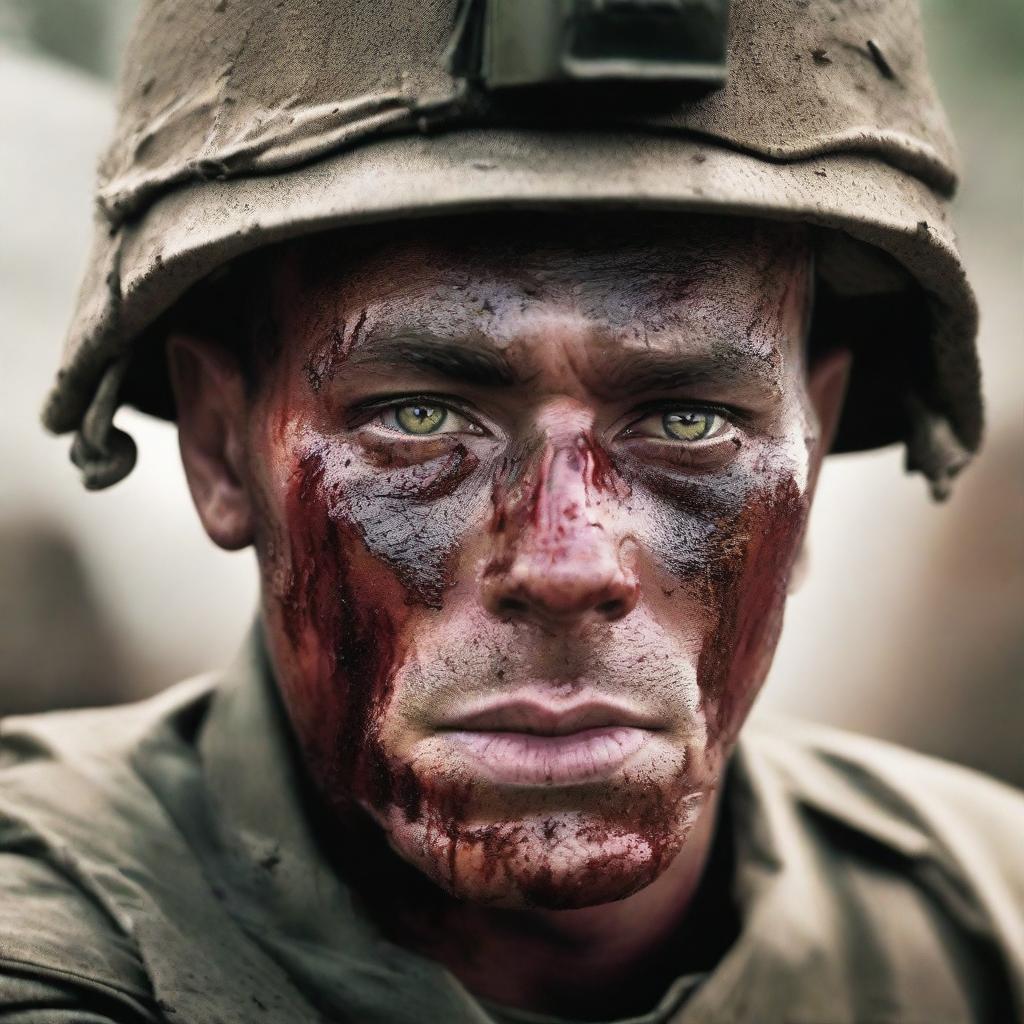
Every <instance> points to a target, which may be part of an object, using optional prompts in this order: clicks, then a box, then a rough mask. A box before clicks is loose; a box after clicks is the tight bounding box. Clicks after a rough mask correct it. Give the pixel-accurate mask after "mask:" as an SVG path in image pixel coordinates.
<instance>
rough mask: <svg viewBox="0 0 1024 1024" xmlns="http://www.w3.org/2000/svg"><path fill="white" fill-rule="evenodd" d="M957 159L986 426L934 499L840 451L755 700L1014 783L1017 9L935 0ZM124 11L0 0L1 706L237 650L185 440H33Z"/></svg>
mask: <svg viewBox="0 0 1024 1024" xmlns="http://www.w3.org/2000/svg"><path fill="white" fill-rule="evenodd" d="M923 3H924V9H925V19H926V27H927V31H928V35H929V43H930V46H931V55H932V63H933V70H934V73H935V77H936V78H937V80H938V85H939V89H940V92H941V93H942V95H943V97H944V99H945V101H946V103H947V106H948V109H949V113H950V116H951V119H952V121H953V125H954V129H955V131H956V134H957V137H958V139H959V141H960V144H961V147H962V150H963V154H964V163H965V168H966V173H965V184H964V187H963V190H962V193H961V198H960V201H959V224H960V230H961V237H962V243H963V249H964V254H965V257H966V259H967V263H968V266H969V268H970V270H971V273H972V275H973V279H974V281H975V285H976V288H977V290H978V293H979V297H980V301H981V307H982V313H983V329H982V339H981V349H982V360H983V364H984V370H985V378H986V394H987V400H988V416H989V433H988V440H987V444H986V447H985V449H984V450H983V452H982V454H981V456H980V457H979V458H978V460H977V462H976V463H975V465H974V467H973V468H972V469H971V470H970V471H969V472H968V474H967V475H966V476H965V477H964V478H963V480H962V483H961V484H960V486H959V487H958V488H957V490H956V492H955V494H954V497H953V499H952V500H951V501H950V502H948V503H947V504H946V505H944V506H937V505H934V504H933V503H932V502H931V501H930V500H929V498H928V496H927V493H926V490H925V487H924V485H923V483H922V481H921V480H920V478H913V479H912V478H908V477H906V476H905V475H904V473H903V468H902V455H901V453H900V452H899V451H897V450H889V451H883V452H879V453H873V454H869V455H856V456H843V457H838V458H833V459H830V460H829V462H828V464H827V466H826V469H825V473H824V476H823V479H822V482H821V487H820V493H819V498H818V502H817V506H816V509H815V516H814V519H813V521H812V528H811V533H810V545H809V554H810V558H809V565H808V569H807V575H806V578H805V580H804V582H803V584H802V586H801V588H800V589H799V590H798V592H797V593H796V594H795V595H794V597H793V598H792V600H791V602H790V608H789V613H788V619H787V624H786V631H785V634H784V637H783V640H782V645H781V647H780V650H779V654H778V657H777V659H776V663H775V667H774V669H773V671H772V678H771V679H770V680H769V683H768V686H767V687H766V689H765V692H764V696H763V698H762V700H761V704H760V709H762V710H769V711H783V712H790V713H797V714H800V715H803V716H805V717H810V718H814V719H818V720H820V721H825V722H830V723H833V724H837V725H840V726H844V727H847V728H853V729H856V730H860V731H863V732H867V733H871V734H873V735H877V736H881V737H884V738H887V739H891V740H895V741H897V742H901V743H904V744H907V745H909V746H912V747H915V748H917V749H920V750H923V751H926V752H929V753H934V754H938V755H941V756H945V757H950V758H953V759H955V760H958V761H961V762H963V763H965V764H968V765H972V766H974V767H977V768H980V769H982V770H985V771H989V772H992V773H994V774H996V775H999V776H1001V777H1002V778H1004V779H1007V780H1010V781H1013V782H1015V783H1017V784H1019V785H1024V744H1022V737H1024V694H1022V686H1021V684H1022V677H1024V529H1022V524H1024V516H1022V512H1024V458H1022V454H1024V403H1022V392H1021V387H1020V378H1021V371H1022V369H1024V344H1022V343H1024V338H1022V333H1024V279H1022V274H1024V127H1022V126H1024V4H1021V3H1020V0H986V3H984V4H982V5H979V4H969V3H965V2H963V0H923ZM133 8H134V0H0V97H2V98H0V174H2V179H0V180H2V183H3V187H2V188H0V311H2V324H3V331H2V333H0V380H2V381H3V392H2V401H0V493H2V495H3V502H2V506H0V713H11V712H18V711H29V710H36V709H42V708H50V707H56V706H70V705H82V704H89V703H108V702H112V701H121V700H125V699H131V698H134V697H136V696H142V695H145V694H148V693H152V692H154V691H156V690H158V689H160V688H161V687H163V686H166V685H168V684H169V683H172V682H174V681H176V680H177V679H180V678H182V677H184V676H187V675H190V674H193V673H196V672H200V671H202V670H205V669H208V668H211V667H216V666H218V665H221V664H223V663H224V662H225V661H226V660H227V659H229V658H230V657H231V656H232V655H233V653H234V651H235V649H236V647H237V646H238V644H239V643H240V641H241V638H242V636H243V634H244V631H245V629H246V627H247V625H248V623H249V621H250V619H251V617H252V614H253V611H254V608H255V591H256V576H255V571H254V566H253V563H252V559H251V556H250V555H248V554H246V553H240V554H234V555H229V554H225V553H223V552H221V551H218V550H217V549H216V548H214V547H213V545H212V544H211V543H210V542H209V541H208V540H207V539H206V537H205V535H204V534H203V533H202V532H201V530H200V527H199V525H198V521H197V519H196V517H195V515H194V513H193V511H192V507H191V504H190V501H189V498H188V494H187V491H186V487H185V482H184V477H183V474H182V471H181V467H180V464H179V460H178V454H177V446H176V438H175V434H174V431H173V429H172V428H171V427H169V426H168V425H166V424H162V423H157V422H154V421H150V420H147V419H146V418H145V417H143V416H140V415H138V414H134V413H132V412H131V410H125V411H123V412H122V413H121V420H120V422H121V423H122V424H123V425H125V426H126V429H128V430H129V432H130V433H131V434H132V435H134V437H135V438H136V440H137V441H138V444H139V449H140V460H139V465H138V468H137V469H136V470H135V472H134V473H133V474H132V475H131V476H130V477H129V478H128V479H127V480H126V481H125V482H124V483H122V484H119V485H118V486H117V487H115V488H113V489H112V490H110V491H106V492H100V493H98V494H88V493H86V492H85V491H84V490H83V489H82V488H81V486H80V484H79V482H78V477H77V474H76V472H75V471H74V469H73V468H72V467H71V465H70V464H69V463H68V461H67V451H68V441H67V439H56V440H55V439H53V438H50V437H47V436H46V435H45V434H44V433H43V431H42V429H41V428H40V427H39V425H38V411H39V408H40V404H41V401H42V397H43V395H44V393H45V391H46V389H47V387H48V385H49V381H50V377H51V374H52V372H53V370H54V368H55V366H56V362H57V357H58V350H59V347H60V343H61V340H62V338H63V335H64V331H65V328H66V325H67V322H68V319H69V316H70V310H71V303H72V299H73V297H74V293H75V289H76V286H77V282H78V277H79V274H80V273H81V270H82V265H83V261H84V259H85V253H86V249H87V244H88V240H89V230H90V202H91V188H92V183H93V169H94V166H95V163H96V159H97V156H98V153H99V150H100V148H101V147H102V145H103V143H104V141H105V139H106V137H107V134H108V132H109V130H110V127H111V123H112V96H111V79H112V76H113V74H114V73H115V70H116V66H117V59H118V54H119V52H120V50H121V47H122V44H123V41H124V39H125V35H126V31H127V28H128V25H129V22H130V19H131V16H132V12H133Z"/></svg>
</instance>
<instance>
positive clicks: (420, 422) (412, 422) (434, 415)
mask: <svg viewBox="0 0 1024 1024" xmlns="http://www.w3.org/2000/svg"><path fill="white" fill-rule="evenodd" d="M446 419H448V410H447V409H446V408H445V407H444V406H443V405H426V404H424V403H422V402H415V403H413V404H411V405H400V406H398V407H397V408H396V409H395V422H396V423H397V424H398V426H399V428H400V429H401V430H404V431H405V433H407V434H433V433H435V432H436V431H437V430H438V429H439V428H440V427H441V426H443V424H444V421H445V420H446Z"/></svg>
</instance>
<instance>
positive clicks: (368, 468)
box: [342, 444, 486, 609]
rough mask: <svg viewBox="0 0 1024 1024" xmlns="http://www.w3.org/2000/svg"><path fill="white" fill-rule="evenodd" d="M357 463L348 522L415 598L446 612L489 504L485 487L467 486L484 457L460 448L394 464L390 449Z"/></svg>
mask: <svg viewBox="0 0 1024 1024" xmlns="http://www.w3.org/2000/svg"><path fill="white" fill-rule="evenodd" d="M352 461H353V463H355V462H358V463H359V470H358V472H357V473H355V474H353V477H352V479H350V480H349V482H348V483H347V484H346V486H345V488H344V494H343V497H342V504H343V506H344V509H345V513H346V515H347V517H348V518H349V520H350V521H351V522H352V523H353V524H354V525H355V527H356V528H357V529H358V531H359V535H360V538H361V540H362V542H363V544H364V545H365V547H366V549H367V550H368V551H369V552H370V553H371V554H372V555H374V556H375V557H376V558H377V559H379V560H380V562H381V563H382V564H384V565H387V567H388V568H389V569H390V571H391V572H392V573H394V575H395V577H396V578H397V579H398V580H399V581H400V582H401V583H402V585H403V586H404V587H405V589H406V591H407V595H408V599H409V600H410V601H411V602H413V603H416V604H419V605H424V606H426V607H428V608H434V609H439V608H440V607H441V604H442V597H443V594H444V591H445V590H446V589H447V588H448V587H450V586H451V585H452V583H453V582H454V573H455V558H456V553H457V551H458V549H459V546H460V542H461V541H462V539H463V536H464V534H465V532H466V530H467V529H468V528H469V524H470V523H472V522H473V521H474V520H475V519H478V518H479V517H480V516H481V514H482V511H483V509H484V507H485V504H486V496H485V495H482V494H481V493H480V488H472V487H462V486H461V485H462V484H464V483H465V482H466V481H467V479H468V478H469V477H471V476H473V475H474V474H475V473H476V471H477V469H478V467H479V460H478V458H477V456H476V455H474V453H473V452H471V451H469V450H468V449H467V448H466V446H465V445H463V444H456V445H455V446H454V447H452V448H451V449H450V450H448V451H447V452H445V453H444V454H442V455H440V456H438V457H437V458H435V459H431V460H430V461H429V462H427V463H419V464H413V465H407V466H402V465H395V464H394V461H393V459H389V457H388V455H387V453H386V452H381V453H379V454H377V455H376V456H371V457H370V458H366V457H365V456H364V457H357V456H355V455H353V456H352Z"/></svg>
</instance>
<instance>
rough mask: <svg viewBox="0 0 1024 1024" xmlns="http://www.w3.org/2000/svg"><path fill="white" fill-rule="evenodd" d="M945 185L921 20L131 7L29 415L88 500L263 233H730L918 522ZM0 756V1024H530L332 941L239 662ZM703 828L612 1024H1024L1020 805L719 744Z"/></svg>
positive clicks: (947, 458)
mask: <svg viewBox="0 0 1024 1024" xmlns="http://www.w3.org/2000/svg"><path fill="white" fill-rule="evenodd" d="M623 28H625V29H626V30H625V31H623ZM955 185H956V171H955V154H954V147H953V143H952V139H951V138H950V136H949V133H948V129H947V127H946V124H945V121H944V117H943V113H942V110H941V107H940V105H939V103H938V100H937V98H936V96H935V94H934V90H933V88H932V86H931V82H930V80H929V76H928V71H927V67H926V62H925V57H924V48H923V44H922V41H921V36H920V26H919V16H918V11H917V4H916V2H915V0H845V2H844V3H825V2H819V3H808V2H807V0H732V3H731V5H730V4H728V3H726V0H680V2H678V3H676V2H671V3H648V2H641V0H637V2H627V0H621V2H616V3H605V2H598V0H543V2H536V0H531V2H530V3H526V2H525V0H432V2H431V3H422V2H420V0H392V2H389V3H386V4H384V3H380V2H379V0H347V2H344V3H341V2H337V3H330V4H322V3H312V2H294V3H290V4H287V5H286V4H283V3H281V2H279V0H247V2H245V3H240V2H229V3H223V2H221V3H212V2H211V3H206V4H196V3H191V2H185V0H160V2H156V0H146V2H144V3H143V4H142V5H141V7H140V17H139V21H138V24H137V28H136V31H135V35H134V37H133V40H132V43H131V45H130V47H129V51H128V53H127V55H126V59H125V62H124V72H123V75H122V81H121V96H120V117H119V122H118V128H117V131H116V134H115V138H114V140H113V142H112V145H111V147H110V149H109V151H108V154H107V156H106V158H105V159H104V161H103V165H102V167H101V172H100V181H99V188H98V192H97V212H98V223H97V230H96V235H95V243H94V250H93V254H92V257H91V259H90V262H89V269H88V272H87V274H86V278H85V281H84V283H83V287H82V291H81V295H80V299H79V303H78V306H77V309H76V312H75V315H74V318H73V322H72V325H71V330H70V334H69V338H68V345H67V348H66V352H65V358H64V363H63V367H62V369H61V372H60V374H59V376H58V379H57V382H56V384H55V386H54V389H53V391H52V393H51V395H50V398H49V400H48V403H47V406H46V409H45V412H44V421H45V423H46V424H47V426H48V427H49V428H50V429H51V430H53V431H56V432H70V433H74V434H75V440H74V443H73V448H72V457H73V459H74V461H75V462H76V464H77V465H78V466H79V467H80V468H81V470H82V472H83V476H84V480H85V483H86V485H87V486H89V487H94V488H96V487H105V486H109V485H110V484H112V483H115V482H116V481H117V480H119V479H121V478H122V477H123V476H124V475H125V474H126V473H127V472H129V471H130V469H131V467H132V465H133V463H134V459H135V447H134V444H133V443H132V441H131V439H130V438H128V437H127V436H126V435H124V434H123V433H122V432H120V431H118V430H117V429H115V428H114V426H113V418H114V415H115V412H116V410H117V408H118V406H119V405H120V404H122V403H130V404H134V405H136V406H137V407H139V408H141V409H143V410H145V411H148V412H151V413H154V414H156V415H163V416H168V417H173V415H174V408H173V401H172V399H171V397H170V389H169V387H168V381H167V378H166V369H165V366H164V360H163V353H162V349H161V346H160V344H159V342H160V340H161V337H162V335H161V318H162V317H163V316H164V315H165V314H166V313H168V311H170V310H173V308H174V307H175V304H176V303H177V302H178V300H179V299H180V298H181V297H182V296H183V295H185V294H186V293H187V292H188V290H189V289H190V288H193V287H194V286H197V285H199V284H201V283H202V282H204V281H207V280H209V279H210V277H211V275H213V276H215V275H217V274H219V273H220V272H221V271H222V270H223V269H224V268H225V267H226V266H228V265H229V264H230V263H231V262H232V261H233V260H234V259H235V258H236V257H238V256H240V255H242V254H244V253H247V252H250V251H252V250H254V249H257V248H259V247H261V246H264V245H267V244H270V243H273V242H276V241H280V240H283V239H287V238H294V237H298V236H301V235H304V234H308V233H310V232H314V231H321V230H327V229H336V230H343V229H344V228H345V227H346V226H347V225H351V224H362V223H367V222H373V221H376V222H382V221H394V220H401V219H405V218H412V217H415V218H421V217H425V216H432V215H437V216H441V215H451V214H472V213H473V212H475V211H479V210H489V211H490V210H495V211H496V210H521V209H531V210H536V211H544V210H552V209H557V210H567V209H568V210H576V211H585V212H590V213H593V212H595V211H601V210H621V209H623V208H629V209H635V210H648V211H650V210H656V211H659V212H661V213H670V212H674V213H678V214H687V213H705V214H720V215H723V216H728V215H739V216H745V217H760V218H767V219H773V220H781V221H797V222H801V223H805V224H808V225H811V227H812V231H813V236H814V239H815V248H816V253H817V257H818V258H817V282H818V285H819V296H820V297H821V298H822V299H823V300H828V301H827V302H825V301H822V303H820V304H819V305H820V307H821V308H826V306H827V305H828V303H832V304H833V305H834V307H835V310H833V315H832V317H831V321H830V325H829V327H830V330H831V331H839V334H836V335H831V336H830V339H829V340H830V341H831V342H832V343H839V344H849V345H850V347H852V348H853V350H854V354H855V359H854V364H853V366H854V369H853V377H852V381H851V390H850V395H849V398H848V401H847V405H846V408H845V411H844V415H843V420H842V422H841V424H840V426H839V432H838V436H837V441H836V445H835V447H836V448H837V449H839V450H851V449H863V448H870V447H875V446H878V445H881V444H887V443H891V442H894V441H902V442H903V443H904V444H905V445H906V449H907V453H908V465H909V467H910V468H912V469H916V470H919V471H921V472H922V473H924V474H925V476H926V477H927V478H928V479H929V480H930V482H931V484H932V487H933V490H934V492H935V493H936V494H938V495H940V496H941V495H943V494H945V493H946V492H947V491H948V489H949V486H950V481H951V479H952V477H953V476H954V475H955V474H956V473H957V472H958V471H959V470H960V469H962V467H963V466H964V465H965V464H966V462H967V461H968V460H969V458H970V456H971V454H972V453H973V452H974V451H975V450H976V449H977V447H978V445H979V443H980V440H981V433H982V408H981V399H980V391H979V375H978V364H977V358H976V353H975V348H974V340H975V334H976V328H977V310H976V307H975V302H974V297H973V294H972V291H971V289H970V286H969V284H968V282H967V280H966V276H965V274H964V270H963V267H962V265H961V262H960V258H959V254H958V252H957V248H956V241H955V236H954V234H953V230H952V225H951V222H950V217H949V200H950V199H951V197H952V194H953V192H954V190H955ZM836 310H838V312H836ZM816 323H817V321H816ZM841 329H845V333H843V330H841ZM0 755H2V757H3V758H4V761H3V767H2V769H0V872H2V877H3V880H4V885H3V888H2V890H0V1020H3V1021H20V1022H23V1024H43V1022H46V1024H65V1022H67V1024H70V1022H75V1024H80V1022H83V1021H86V1022H87V1021H121V1022H124V1021H144V1022H152V1021H156V1020H169V1021H175V1020H177V1021H187V1022H190V1024H192V1022H195V1024H205V1022H211V1024H212V1022H239V1024H242V1022H246V1024H248V1022H251V1021H254V1020H261V1019H265V1020H268V1021H273V1022H275V1024H289V1022H292V1021H316V1020H351V1021H357V1022H360V1024H363V1022H369V1024H373V1022H381V1024H383V1022H388V1024H392V1022H394V1024H412V1022H417V1024H419V1022H421V1021H444V1022H452V1024H470V1022H473V1024H484V1022H495V1024H504V1022H508V1021H518V1022H524V1021H532V1022H534V1024H537V1022H539V1021H544V1020H545V1018H543V1017H538V1016H537V1015H534V1014H527V1013H522V1012H516V1011H513V1010H510V1009H508V1008H502V1007H496V1006H490V1005H485V1004H484V1003H481V1002H480V1001H479V1000H477V999H476V998H474V997H473V996H472V995H471V994H470V993H469V992H467V991H466V990H465V989H464V988H463V987H462V986H461V985H460V984H459V983H458V982H457V981H456V980H455V979H454V978H453V977H452V976H451V975H450V974H448V973H447V972H446V971H445V970H444V969H442V968H441V967H440V966H439V965H438V964H436V963H433V962H432V961H430V960H428V959H424V958H422V957H419V956H417V955H414V954H412V953H410V952H408V951H406V950H404V949H402V948H400V947H398V946H396V945H394V944H393V943H391V942H389V941H387V940H386V939H385V937H384V936H383V935H382V934H380V932H379V931H378V930H377V929H376V928H375V926H374V925H373V924H372V922H371V921H370V920H369V919H367V918H366V917H365V916H364V915H363V914H362V913H361V912H360V910H359V908H358V905H357V902H356V901H355V900H354V898H353V895H352V893H351V892H350V891H349V889H348V888H347V887H346V885H345V882H344V879H343V878H342V877H340V876H339V874H338V873H337V872H336V871H335V870H334V869H333V868H332V866H331V865H330V864H328V863H327V862H326V860H325V859H324V856H323V855H322V853H321V850H320V848H319V846H318V844H317V839H316V836H315V835H314V831H315V830H314V829H313V827H312V825H311V821H310V819H309V818H308V816H307V815H306V813H305V811H304V810H303V807H304V805H303V800H302V786H301V784H300V781H299V778H298V776H297V769H296V768H295V766H294V764H293V758H292V752H291V750H290V748H289V743H288V739H287V730H286V728H285V725H284V723H283V720H282V717H281V713H280V710H279V708H278V706H277V702H276V692H275V688H274V685H273V680H272V679H271V677H270V673H269V670H268V667H267V664H266V659H265V656H264V654H263V653H262V648H261V646H260V643H259V641H258V638H257V639H256V640H254V641H253V643H252V644H251V645H250V647H249V649H248V650H247V653H246V654H245V655H244V657H243V658H242V659H241V660H240V661H239V662H238V664H237V665H236V666H235V667H234V668H233V669H232V670H231V671H230V672H229V673H228V674H227V675H226V676H225V677H224V678H223V679H221V680H213V679H209V680H201V681H198V682H194V683H189V684H183V685H182V686H179V687H177V688H175V689H173V690H171V691H169V692H167V693H166V694H164V695H162V696H160V697H158V698H156V699H154V700H152V701H149V702H146V703H144V704H140V705H136V706H133V707H128V708H121V709H116V710H109V711H89V712H75V713H62V714H58V715H53V716H45V717H39V718H32V719H20V720H18V719H15V720H11V721H10V722H8V723H7V724H6V727H5V731H4V734H3V745H2V750H0ZM722 810H723V814H724V815H726V816H727V820H728V821H729V822H730V823H731V831H732V835H733V836H734V846H735V849H734V850H733V858H734V861H735V867H734V871H733V877H732V879H731V882H732V890H733V897H734V901H735V903H736V905H737V907H738V909H739V926H738V934H737V936H736V938H735V941H733V942H732V943H731V944H730V946H729V948H728V950H727V952H725V954H724V955H723V956H722V958H721V959H720V960H719V962H718V963H717V964H714V965H712V966H711V967H710V969H709V970H707V971H706V972H704V973H702V974H698V975H689V976H680V977H679V978H678V979H677V980H676V981H675V982H674V983H673V984H672V985H670V986H669V988H668V990H667V991H666V992H665V993H664V995H663V997H662V999H661V1001H660V1003H659V1005H658V1006H657V1007H653V1008H651V1011H650V1012H649V1013H648V1014H646V1015H645V1016H643V1017H639V1018H635V1022H639V1021H644V1022H651V1024H654V1022H658V1024H662V1022H668V1021H678V1022H685V1024H697V1022H708V1024H710V1022H715V1024H729V1022H736V1024H740V1022H743V1024H747V1022H750V1024H754V1022H756V1024H961V1022H964V1024H970V1022H976V1024H981V1022H985V1024H1010V1022H1012V1021H1015V1020H1024V919H1022V910H1021V908H1022V906H1024V870H1022V867H1021V862H1020V857H1019V843H1020V839H1021V835H1022V832H1024V799H1022V797H1021V796H1020V795H1019V794H1017V793H1015V792H1012V791H1010V790H1008V789H1006V788H1005V787H1003V786H1001V785H999V784H997V783H995V782H992V781H989V780H986V779H984V778H981V777H979V776H976V775H974V774H972V773H970V772H967V771H964V770H962V769H958V768H954V767H951V766H949V765H944V764H939V763H937V762H933V761H930V760H928V759H925V758H921V757H918V756H916V755H913V754H910V753H907V752H902V751H899V750H896V749H894V748H891V747H888V746H886V745H884V744H880V743H875V742H873V741H868V740H864V739H859V738H855V737H852V736H846V735H843V734H840V733H836V732H830V731H826V730H820V729H812V728H809V727H798V726H794V725H791V724H785V723H779V722H773V723H762V724H759V725H758V724H755V725H754V726H752V727H750V728H749V729H748V730H747V731H746V732H745V733H744V735H743V737H742V739H741V741H740V744H739V747H738V749H737V750H736V752H735V754H734V756H733V758H732V763H731V767H730V773H729V782H728V785H727V787H726V789H725V791H724V795H723V801H722ZM684 967H685V965H684V964H680V970H682V969H683V968H684Z"/></svg>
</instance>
